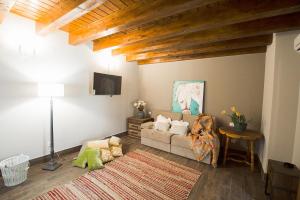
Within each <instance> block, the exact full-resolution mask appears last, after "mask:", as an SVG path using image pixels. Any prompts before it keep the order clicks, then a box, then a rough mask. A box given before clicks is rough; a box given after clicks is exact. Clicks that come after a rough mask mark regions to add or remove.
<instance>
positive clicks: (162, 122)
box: [154, 115, 171, 131]
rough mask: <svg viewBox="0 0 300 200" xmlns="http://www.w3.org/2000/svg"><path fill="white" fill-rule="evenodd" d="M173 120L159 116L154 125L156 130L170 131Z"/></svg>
mask: <svg viewBox="0 0 300 200" xmlns="http://www.w3.org/2000/svg"><path fill="white" fill-rule="evenodd" d="M170 123H171V119H170V118H166V117H164V116H162V115H158V116H157V118H156V122H155V124H154V128H155V129H156V130H159V131H168V130H169V128H170Z"/></svg>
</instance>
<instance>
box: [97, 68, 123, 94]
mask: <svg viewBox="0 0 300 200" xmlns="http://www.w3.org/2000/svg"><path fill="white" fill-rule="evenodd" d="M121 85H122V76H114V75H109V74H101V73H96V72H95V73H94V84H93V89H94V91H95V95H120V94H121Z"/></svg>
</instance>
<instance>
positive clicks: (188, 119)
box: [182, 114, 198, 130]
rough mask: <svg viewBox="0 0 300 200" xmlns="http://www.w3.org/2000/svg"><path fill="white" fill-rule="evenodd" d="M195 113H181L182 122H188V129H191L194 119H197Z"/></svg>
mask: <svg viewBox="0 0 300 200" xmlns="http://www.w3.org/2000/svg"><path fill="white" fill-rule="evenodd" d="M197 117H198V116H197V115H190V114H183V115H182V120H183V121H184V122H188V123H189V130H192V127H193V125H194V121H195V120H196V119H197Z"/></svg>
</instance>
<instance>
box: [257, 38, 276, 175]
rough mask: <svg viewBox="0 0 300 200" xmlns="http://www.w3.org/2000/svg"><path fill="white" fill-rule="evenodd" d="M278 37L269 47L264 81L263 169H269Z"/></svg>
mask: <svg viewBox="0 0 300 200" xmlns="http://www.w3.org/2000/svg"><path fill="white" fill-rule="evenodd" d="M275 38H276V37H275V36H274V37H273V42H272V44H271V45H269V46H268V48H267V52H266V62H265V79H264V93H263V97H264V98H263V106H262V117H261V118H262V119H261V132H262V133H263V134H264V138H263V139H262V140H260V141H259V151H258V156H259V159H260V160H261V163H262V166H263V169H264V170H266V169H267V164H268V163H267V162H268V159H267V158H268V155H269V140H270V133H271V128H272V127H271V126H272V125H271V118H272V105H273V95H274V87H273V85H274V73H275V70H274V63H275V47H276V39H275Z"/></svg>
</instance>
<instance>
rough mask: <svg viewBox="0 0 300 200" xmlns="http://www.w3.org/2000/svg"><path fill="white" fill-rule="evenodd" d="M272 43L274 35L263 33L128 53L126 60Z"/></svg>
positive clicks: (211, 51) (209, 51)
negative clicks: (184, 46) (188, 45)
mask: <svg viewBox="0 0 300 200" xmlns="http://www.w3.org/2000/svg"><path fill="white" fill-rule="evenodd" d="M271 43H272V35H262V36H255V37H248V38H240V39H235V40H228V41H222V42H216V43H211V44H206V45H195V46H193V47H190V48H186V49H184V48H181V49H170V50H168V51H163V52H147V53H141V54H132V55H126V60H127V61H128V62H130V61H138V60H149V59H154V58H162V57H170V56H183V55H192V54H199V53H213V52H216V51H226V50H233V49H241V48H250V47H261V46H267V45H269V44H271Z"/></svg>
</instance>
